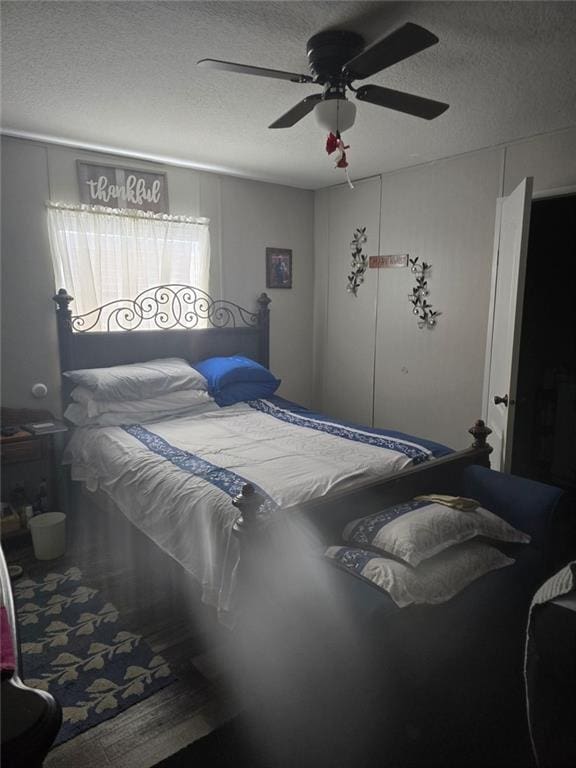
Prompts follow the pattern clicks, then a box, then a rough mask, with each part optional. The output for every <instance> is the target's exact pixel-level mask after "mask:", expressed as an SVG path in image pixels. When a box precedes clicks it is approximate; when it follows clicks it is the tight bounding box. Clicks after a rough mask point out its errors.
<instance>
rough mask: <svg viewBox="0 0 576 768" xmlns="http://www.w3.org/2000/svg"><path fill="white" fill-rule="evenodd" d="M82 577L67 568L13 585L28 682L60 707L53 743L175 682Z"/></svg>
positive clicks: (138, 637) (163, 662)
mask: <svg viewBox="0 0 576 768" xmlns="http://www.w3.org/2000/svg"><path fill="white" fill-rule="evenodd" d="M81 582H82V573H81V571H80V570H79V569H78V568H68V569H67V570H66V571H64V573H48V574H47V575H46V576H45V577H44V578H43V579H38V580H33V579H29V578H22V579H19V580H17V581H16V582H14V584H13V591H14V598H15V603H16V610H17V613H18V628H19V633H20V644H21V650H22V665H23V670H22V677H23V678H24V682H25V683H26V684H27V685H30V686H32V687H34V688H42V689H44V690H46V691H49V692H50V693H51V694H52V695H53V696H54V698H55V699H56V700H57V701H58V702H59V703H60V704H61V706H62V714H63V722H62V728H61V730H60V733H59V734H58V738H57V739H56V742H55V744H61V743H62V742H64V741H68V740H69V739H71V738H73V737H74V736H78V735H79V734H80V733H82V732H83V731H86V730H88V729H89V728H92V727H93V726H95V725H98V724H99V723H101V722H102V721H104V720H108V719H110V718H112V717H115V716H116V715H118V714H119V713H120V712H122V711H124V710H125V709H127V708H128V707H131V706H132V705H133V704H137V703H138V702H139V701H142V699H144V698H146V697H147V696H150V695H151V694H152V693H155V692H156V691H158V690H160V689H161V688H163V687H164V686H166V685H168V684H169V683H172V682H174V678H173V677H172V674H171V672H170V668H169V667H168V665H167V664H166V662H165V661H164V659H163V658H162V656H158V655H156V654H154V653H153V651H152V649H151V648H150V646H149V645H147V643H146V642H145V641H143V640H142V638H141V637H140V636H139V635H135V634H133V633H132V632H127V631H125V630H123V629H122V627H121V626H120V625H119V616H118V611H117V610H116V608H115V607H114V606H113V605H112V603H109V602H106V600H105V599H104V598H103V597H102V595H101V594H100V593H99V592H98V590H96V589H91V588H90V587H87V586H84V585H82V583H81Z"/></svg>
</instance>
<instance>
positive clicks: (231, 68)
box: [196, 59, 314, 83]
mask: <svg viewBox="0 0 576 768" xmlns="http://www.w3.org/2000/svg"><path fill="white" fill-rule="evenodd" d="M196 63H197V65H198V66H199V67H204V68H205V69H221V70H224V71H225V72H237V73H238V74H240V75H257V76H258V77H274V78H276V79H277V80H290V81H291V82H293V83H312V82H314V78H313V77H310V75H299V74H298V73H297V72H284V71H282V70H280V69H266V67H252V66H250V65H249V64H236V63H234V62H233V61H221V60H220V59H200V61H197V62H196Z"/></svg>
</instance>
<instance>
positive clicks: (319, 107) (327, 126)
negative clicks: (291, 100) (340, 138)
mask: <svg viewBox="0 0 576 768" xmlns="http://www.w3.org/2000/svg"><path fill="white" fill-rule="evenodd" d="M314 115H315V117H316V122H317V123H318V125H319V126H320V127H321V128H324V130H326V131H329V132H330V133H333V134H334V135H336V134H337V133H340V134H342V133H343V132H344V131H347V130H348V129H349V128H351V127H352V126H353V125H354V120H355V119H356V105H355V104H353V103H352V102H351V101H348V99H324V100H322V101H319V102H318V104H316V106H315V108H314Z"/></svg>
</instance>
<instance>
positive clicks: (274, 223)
mask: <svg viewBox="0 0 576 768" xmlns="http://www.w3.org/2000/svg"><path fill="white" fill-rule="evenodd" d="M313 218H314V194H313V193H312V192H308V191H304V190H298V189H293V188H291V187H281V186H277V185H274V184H263V183H261V182H255V181H246V180H243V179H234V178H231V177H222V221H223V227H222V252H223V254H224V257H223V260H222V295H223V296H226V297H227V298H231V299H233V300H234V301H236V302H238V303H240V304H244V305H245V306H249V307H250V306H253V304H254V300H255V298H256V296H257V295H258V294H260V293H261V292H262V291H266V292H267V293H268V295H269V296H270V298H271V299H272V304H271V305H270V311H271V331H270V333H271V336H270V350H271V355H270V367H271V370H272V371H273V372H274V373H275V374H276V376H278V377H279V378H281V379H282V386H281V387H280V390H279V394H281V395H282V396H283V397H287V398H289V399H291V400H295V401H297V402H299V403H302V404H303V405H308V404H310V402H311V398H312V337H313V330H312V324H313V313H312V302H313V289H314V285H313V284H314V244H313V236H314V225H313ZM267 247H273V248H274V247H275V248H290V249H292V286H293V287H292V288H291V289H285V288H280V289H279V288H276V289H273V288H270V289H268V288H266V248H267Z"/></svg>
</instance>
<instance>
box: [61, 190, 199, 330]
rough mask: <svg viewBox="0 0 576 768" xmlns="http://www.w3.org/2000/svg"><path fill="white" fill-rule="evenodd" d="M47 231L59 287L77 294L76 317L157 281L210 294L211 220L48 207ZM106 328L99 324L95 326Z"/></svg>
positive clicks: (81, 207) (100, 328)
mask: <svg viewBox="0 0 576 768" xmlns="http://www.w3.org/2000/svg"><path fill="white" fill-rule="evenodd" d="M48 229H49V235H50V248H51V252H52V263H53V266H54V276H55V280H56V289H58V288H66V290H67V291H68V293H70V294H71V295H72V296H73V297H74V310H73V311H74V314H76V315H82V314H85V313H86V312H90V311H91V310H93V309H95V308H96V307H100V306H102V305H103V304H106V303H108V302H111V301H116V300H118V299H134V298H136V296H138V294H140V293H141V292H142V291H145V290H146V289H148V288H151V287H152V286H156V285H166V284H170V283H179V284H184V285H191V286H193V287H195V288H199V289H200V290H202V291H206V292H208V287H209V267H210V237H209V230H208V219H192V218H186V217H180V216H168V215H166V214H159V215H157V214H148V213H142V212H140V211H121V210H116V209H111V208H103V207H100V206H66V205H49V207H48ZM139 327H142V328H145V327H153V325H152V324H148V326H146V325H141V326H139ZM106 329H107V328H106V327H105V325H99V324H96V326H94V328H93V329H92V330H106Z"/></svg>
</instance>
